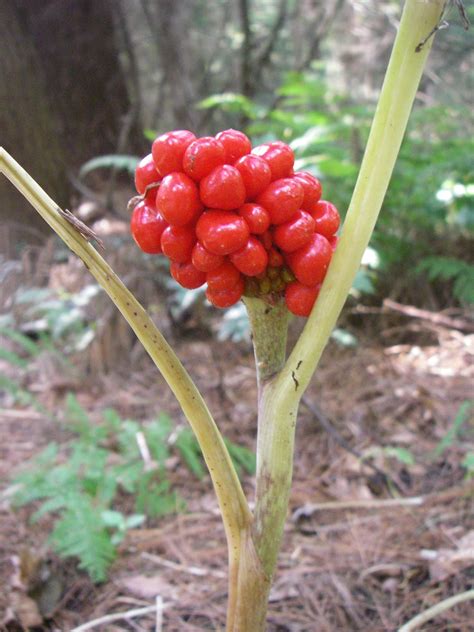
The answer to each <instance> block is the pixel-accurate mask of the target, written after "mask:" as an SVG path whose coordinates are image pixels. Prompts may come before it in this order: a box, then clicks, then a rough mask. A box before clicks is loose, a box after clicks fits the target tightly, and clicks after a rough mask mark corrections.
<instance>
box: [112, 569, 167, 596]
mask: <svg viewBox="0 0 474 632" xmlns="http://www.w3.org/2000/svg"><path fill="white" fill-rule="evenodd" d="M117 585H118V586H119V587H120V588H121V589H122V590H125V591H126V592H128V593H130V594H131V595H133V596H134V597H137V598H139V599H155V597H156V596H157V595H160V596H161V597H164V598H166V599H167V600H173V601H176V600H177V598H178V591H177V589H176V587H175V586H173V585H172V584H170V583H169V582H167V581H166V579H163V577H161V576H160V575H153V576H152V577H148V576H147V575H130V576H129V577H124V578H122V579H119V580H118V581H117Z"/></svg>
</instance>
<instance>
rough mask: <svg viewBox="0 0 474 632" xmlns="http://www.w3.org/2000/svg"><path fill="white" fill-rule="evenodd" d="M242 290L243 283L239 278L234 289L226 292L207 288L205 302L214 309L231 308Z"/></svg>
mask: <svg viewBox="0 0 474 632" xmlns="http://www.w3.org/2000/svg"><path fill="white" fill-rule="evenodd" d="M244 289H245V285H244V281H243V279H242V278H240V279H239V280H238V281H237V283H236V284H235V285H234V287H232V288H229V289H227V290H221V291H217V290H211V288H207V290H206V297H207V300H208V301H209V302H210V303H212V304H213V305H214V306H215V307H221V308H224V307H231V306H232V305H234V304H235V303H237V301H238V300H239V299H240V298H241V297H242V294H243V293H244Z"/></svg>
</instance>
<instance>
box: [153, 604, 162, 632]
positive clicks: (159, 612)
mask: <svg viewBox="0 0 474 632" xmlns="http://www.w3.org/2000/svg"><path fill="white" fill-rule="evenodd" d="M162 629H163V597H162V596H161V595H157V596H156V620H155V632H162Z"/></svg>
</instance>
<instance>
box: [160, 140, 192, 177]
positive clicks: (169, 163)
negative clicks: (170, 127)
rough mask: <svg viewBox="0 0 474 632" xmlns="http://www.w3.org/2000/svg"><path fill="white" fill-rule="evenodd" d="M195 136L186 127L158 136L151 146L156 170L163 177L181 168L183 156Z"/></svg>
mask: <svg viewBox="0 0 474 632" xmlns="http://www.w3.org/2000/svg"><path fill="white" fill-rule="evenodd" d="M193 140H196V136H195V135H194V134H193V133H192V132H189V131H188V130H186V129H178V130H175V131H174V132H168V133H166V134H162V135H161V136H158V138H157V139H155V141H154V142H153V145H152V146H151V153H152V155H153V162H154V163H155V167H156V170H157V171H158V173H159V174H160V175H161V176H162V177H164V176H167V175H168V174H169V173H173V172H174V171H181V170H182V169H183V156H184V152H185V151H186V149H187V148H188V146H189V145H190V144H191V143H192V142H193Z"/></svg>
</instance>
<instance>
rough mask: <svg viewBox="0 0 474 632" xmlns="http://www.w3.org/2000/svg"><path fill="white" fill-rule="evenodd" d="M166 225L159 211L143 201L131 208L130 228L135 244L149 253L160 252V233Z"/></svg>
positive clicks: (157, 253) (155, 253)
mask: <svg viewBox="0 0 474 632" xmlns="http://www.w3.org/2000/svg"><path fill="white" fill-rule="evenodd" d="M167 226H168V224H167V222H166V221H165V220H164V219H163V217H162V216H161V215H160V213H158V212H157V210H156V209H155V208H154V207H153V206H150V205H149V204H147V203H146V202H145V201H143V202H139V203H138V204H137V205H136V206H135V208H134V209H133V213H132V218H131V221H130V230H131V232H132V235H133V238H134V240H135V242H136V243H137V245H138V246H139V247H140V248H141V249H142V250H143V252H146V253H148V254H150V255H159V254H161V252H162V250H161V235H162V234H163V231H164V230H165V228H166V227H167Z"/></svg>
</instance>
